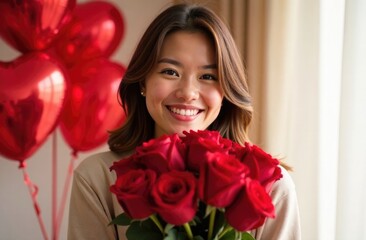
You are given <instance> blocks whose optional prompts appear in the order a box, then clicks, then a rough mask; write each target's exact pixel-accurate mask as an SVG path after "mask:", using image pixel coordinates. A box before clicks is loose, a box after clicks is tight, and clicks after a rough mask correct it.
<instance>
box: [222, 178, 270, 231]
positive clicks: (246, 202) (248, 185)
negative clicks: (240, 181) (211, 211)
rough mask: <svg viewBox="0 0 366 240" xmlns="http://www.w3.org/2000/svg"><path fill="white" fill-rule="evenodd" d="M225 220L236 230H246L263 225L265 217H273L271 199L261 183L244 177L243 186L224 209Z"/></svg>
mask: <svg viewBox="0 0 366 240" xmlns="http://www.w3.org/2000/svg"><path fill="white" fill-rule="evenodd" d="M225 217H226V220H227V222H228V223H229V224H230V225H231V226H232V227H234V228H235V229H236V230H238V231H248V230H252V229H255V228H258V227H260V226H261V225H263V223H264V220H265V219H266V217H271V218H274V217H275V209H274V206H273V204H272V199H271V197H270V196H269V195H268V193H267V192H266V190H265V189H264V188H263V187H262V185H261V184H260V183H259V182H258V181H256V180H252V179H250V178H246V181H245V187H244V189H243V190H242V191H240V193H239V195H238V197H237V199H236V200H235V202H234V203H233V204H232V205H230V206H229V207H227V208H226V209H225Z"/></svg>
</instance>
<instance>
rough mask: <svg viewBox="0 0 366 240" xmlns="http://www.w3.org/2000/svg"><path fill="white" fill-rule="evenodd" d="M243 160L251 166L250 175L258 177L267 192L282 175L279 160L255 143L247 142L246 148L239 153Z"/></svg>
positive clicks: (254, 177)
mask: <svg viewBox="0 0 366 240" xmlns="http://www.w3.org/2000/svg"><path fill="white" fill-rule="evenodd" d="M238 155H241V156H239V158H240V159H241V162H242V163H244V164H245V165H247V166H248V167H249V168H250V173H249V177H251V178H253V179H257V180H258V181H259V182H260V183H261V184H262V186H264V187H265V189H266V190H267V192H269V191H270V189H271V187H272V185H273V183H274V182H275V181H277V180H278V179H280V178H281V177H282V173H281V169H280V168H279V167H278V165H279V161H278V160H277V159H275V158H273V157H272V156H271V155H269V154H268V153H266V152H264V151H263V150H262V149H260V148H259V147H257V146H255V145H250V144H249V143H247V142H246V143H245V148H243V149H242V152H241V153H238Z"/></svg>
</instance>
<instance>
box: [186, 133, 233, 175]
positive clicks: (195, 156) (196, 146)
mask: <svg viewBox="0 0 366 240" xmlns="http://www.w3.org/2000/svg"><path fill="white" fill-rule="evenodd" d="M183 133H184V134H185V135H186V136H185V137H183V138H182V141H183V142H184V143H186V144H187V148H188V149H187V151H188V153H187V167H188V169H190V170H192V171H194V172H199V168H200V165H201V164H202V161H203V160H204V159H205V158H206V153H207V152H222V153H229V149H230V148H231V146H232V141H230V140H228V139H224V138H222V137H221V136H220V133H219V132H216V131H208V130H205V131H200V130H199V131H197V132H195V131H192V130H191V131H190V132H183Z"/></svg>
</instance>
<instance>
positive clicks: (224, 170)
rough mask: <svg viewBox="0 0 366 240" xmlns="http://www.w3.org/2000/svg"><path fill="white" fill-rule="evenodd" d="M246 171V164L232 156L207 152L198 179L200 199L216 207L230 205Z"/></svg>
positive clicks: (242, 182) (241, 185)
mask: <svg viewBox="0 0 366 240" xmlns="http://www.w3.org/2000/svg"><path fill="white" fill-rule="evenodd" d="M248 172H249V169H248V168H247V166H245V165H244V164H242V163H241V162H240V161H239V160H238V159H236V158H235V157H233V156H230V155H227V154H222V153H207V155H206V159H205V161H204V162H203V164H202V165H201V168H200V175H199V180H198V181H199V182H198V192H199V197H200V199H202V200H203V202H205V203H207V204H209V205H211V206H214V207H218V208H224V207H226V206H228V205H230V204H231V203H232V202H233V200H234V199H235V198H236V196H237V194H238V192H239V190H240V189H241V188H242V187H243V185H244V179H245V177H246V174H247V173H248Z"/></svg>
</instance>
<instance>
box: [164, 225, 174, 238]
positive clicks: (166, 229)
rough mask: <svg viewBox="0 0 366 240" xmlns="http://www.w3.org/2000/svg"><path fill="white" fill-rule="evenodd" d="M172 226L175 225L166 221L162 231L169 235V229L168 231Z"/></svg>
mask: <svg viewBox="0 0 366 240" xmlns="http://www.w3.org/2000/svg"><path fill="white" fill-rule="evenodd" d="M174 227H175V225H173V224H170V223H167V224H166V225H165V228H164V232H165V233H167V234H168V235H169V231H170V230H171V229H173V228H174Z"/></svg>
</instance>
